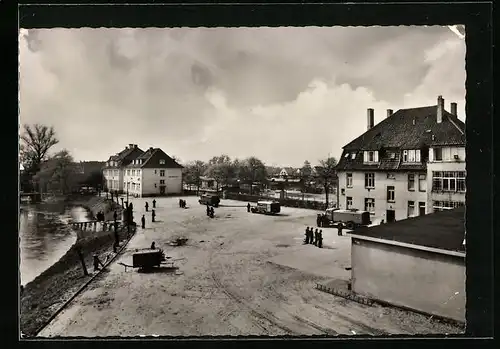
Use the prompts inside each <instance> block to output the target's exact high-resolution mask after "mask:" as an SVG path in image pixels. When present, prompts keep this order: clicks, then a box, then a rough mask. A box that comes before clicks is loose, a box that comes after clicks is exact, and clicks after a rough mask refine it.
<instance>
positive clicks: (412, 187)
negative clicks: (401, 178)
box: [408, 173, 415, 191]
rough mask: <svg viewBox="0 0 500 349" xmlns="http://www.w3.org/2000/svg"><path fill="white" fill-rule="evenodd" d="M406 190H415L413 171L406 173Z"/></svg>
mask: <svg viewBox="0 0 500 349" xmlns="http://www.w3.org/2000/svg"><path fill="white" fill-rule="evenodd" d="M408 190H409V191H414V190H415V175H414V174H413V173H409V174H408Z"/></svg>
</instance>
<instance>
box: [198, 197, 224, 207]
mask: <svg viewBox="0 0 500 349" xmlns="http://www.w3.org/2000/svg"><path fill="white" fill-rule="evenodd" d="M198 202H199V203H200V204H202V205H206V204H208V205H209V206H213V207H219V203H220V198H219V196H217V195H213V194H203V195H202V196H200V200H198Z"/></svg>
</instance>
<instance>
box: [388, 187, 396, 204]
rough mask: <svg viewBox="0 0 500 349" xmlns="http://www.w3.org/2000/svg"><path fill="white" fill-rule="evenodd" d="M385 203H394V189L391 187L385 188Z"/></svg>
mask: <svg viewBox="0 0 500 349" xmlns="http://www.w3.org/2000/svg"><path fill="white" fill-rule="evenodd" d="M387 201H388V202H394V201H396V189H395V188H394V186H392V185H389V186H387Z"/></svg>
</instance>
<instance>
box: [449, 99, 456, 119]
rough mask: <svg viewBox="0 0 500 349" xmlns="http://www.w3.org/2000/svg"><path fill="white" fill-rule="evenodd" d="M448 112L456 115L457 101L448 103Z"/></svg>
mask: <svg viewBox="0 0 500 349" xmlns="http://www.w3.org/2000/svg"><path fill="white" fill-rule="evenodd" d="M450 113H452V114H453V115H455V116H457V103H455V102H452V103H450Z"/></svg>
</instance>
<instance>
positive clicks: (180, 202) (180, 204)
mask: <svg viewBox="0 0 500 349" xmlns="http://www.w3.org/2000/svg"><path fill="white" fill-rule="evenodd" d="M179 208H182V199H179Z"/></svg>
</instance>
